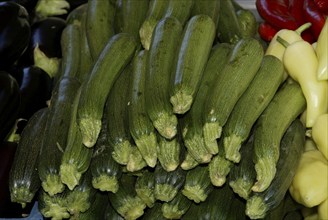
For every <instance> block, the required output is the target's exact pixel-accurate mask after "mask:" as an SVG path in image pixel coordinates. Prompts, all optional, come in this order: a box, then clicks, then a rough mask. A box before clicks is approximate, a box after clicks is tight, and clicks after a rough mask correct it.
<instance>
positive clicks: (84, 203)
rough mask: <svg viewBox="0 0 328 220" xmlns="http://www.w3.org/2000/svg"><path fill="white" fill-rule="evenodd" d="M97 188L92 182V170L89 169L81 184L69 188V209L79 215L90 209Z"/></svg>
mask: <svg viewBox="0 0 328 220" xmlns="http://www.w3.org/2000/svg"><path fill="white" fill-rule="evenodd" d="M96 192H97V191H96V189H95V188H93V187H92V184H91V172H90V170H88V171H87V172H85V173H84V174H83V175H82V178H81V181H80V183H79V185H77V186H76V187H75V188H74V189H73V190H68V191H67V195H66V202H67V205H66V207H67V210H68V212H69V213H70V214H71V215H73V216H76V215H79V214H80V213H82V212H85V211H86V210H88V209H89V208H90V206H91V202H92V201H93V199H94V197H95V196H96Z"/></svg>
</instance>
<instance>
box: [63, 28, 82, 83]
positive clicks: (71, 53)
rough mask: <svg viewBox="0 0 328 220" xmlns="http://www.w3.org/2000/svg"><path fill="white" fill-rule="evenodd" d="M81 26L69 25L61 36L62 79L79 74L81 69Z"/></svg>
mask: <svg viewBox="0 0 328 220" xmlns="http://www.w3.org/2000/svg"><path fill="white" fill-rule="evenodd" d="M80 45H81V24H70V25H67V26H66V27H65V28H64V29H63V31H62V35H61V40H60V46H61V48H62V58H61V67H60V68H61V69H60V74H59V75H60V77H63V76H72V77H75V76H76V75H77V74H78V70H79V67H80V60H81V58H80V56H81V54H80V50H81V48H80V47H81V46H80Z"/></svg>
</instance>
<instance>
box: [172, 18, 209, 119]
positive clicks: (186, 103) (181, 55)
mask: <svg viewBox="0 0 328 220" xmlns="http://www.w3.org/2000/svg"><path fill="white" fill-rule="evenodd" d="M214 37H215V24H214V22H213V20H212V19H211V18H210V17H209V16H207V15H196V16H193V17H192V18H190V19H189V20H188V22H187V24H186V26H185V29H184V32H183V35H182V39H181V43H180V46H179V48H178V56H177V58H176V64H175V69H174V71H173V73H172V82H171V89H170V90H169V91H170V102H171V104H172V106H173V112H174V113H176V114H183V113H186V112H187V111H188V110H189V109H190V107H191V104H192V103H193V101H194V98H195V96H196V93H197V91H198V89H199V85H200V82H201V79H202V76H203V72H204V69H205V66H206V63H207V60H208V57H209V54H210V51H211V48H212V45H213V42H214Z"/></svg>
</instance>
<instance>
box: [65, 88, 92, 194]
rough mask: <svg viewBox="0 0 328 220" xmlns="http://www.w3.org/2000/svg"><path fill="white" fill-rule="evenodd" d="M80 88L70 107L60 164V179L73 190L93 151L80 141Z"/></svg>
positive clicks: (88, 163)
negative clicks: (78, 107) (77, 115)
mask: <svg viewBox="0 0 328 220" xmlns="http://www.w3.org/2000/svg"><path fill="white" fill-rule="evenodd" d="M80 94H81V90H78V91H77V95H76V97H75V100H74V103H73V106H74V107H73V109H72V119H71V124H70V126H69V130H68V135H67V140H66V147H65V150H64V152H63V155H62V159H61V164H60V171H59V172H60V179H61V181H62V182H63V183H64V184H65V185H66V186H67V187H68V188H69V189H70V190H73V189H74V187H75V186H76V185H78V184H79V182H80V178H81V176H82V174H83V173H85V172H86V171H87V169H88V168H89V165H90V162H91V157H92V153H93V149H92V148H87V147H85V146H84V145H83V143H82V134H81V131H80V129H79V127H78V125H77V122H76V113H77V106H78V102H79V98H80Z"/></svg>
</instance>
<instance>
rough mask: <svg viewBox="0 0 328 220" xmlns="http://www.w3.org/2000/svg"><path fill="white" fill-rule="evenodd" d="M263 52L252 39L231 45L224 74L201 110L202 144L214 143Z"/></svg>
mask: <svg viewBox="0 0 328 220" xmlns="http://www.w3.org/2000/svg"><path fill="white" fill-rule="evenodd" d="M263 54H264V50H263V47H262V45H261V44H260V42H259V41H258V40H256V39H254V38H247V39H242V40H240V41H239V42H238V43H237V44H236V45H234V47H233V50H232V52H231V54H230V55H229V60H228V62H227V64H226V65H225V67H224V69H223V70H222V71H223V72H222V73H221V74H220V75H219V77H218V78H217V81H216V83H214V84H213V85H212V86H211V88H210V89H209V92H208V97H207V99H206V101H205V104H204V109H203V133H204V138H205V144H206V145H211V144H215V142H216V139H217V138H220V137H221V132H222V127H223V126H224V125H225V123H226V121H227V120H228V117H229V115H230V113H231V111H232V109H233V107H234V106H235V104H236V103H237V101H238V99H239V98H240V97H241V95H242V94H243V93H244V92H245V90H246V89H247V87H248V86H249V84H250V82H251V81H252V80H253V78H254V77H255V75H256V73H257V70H258V69H259V67H260V65H261V61H262V58H263Z"/></svg>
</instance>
